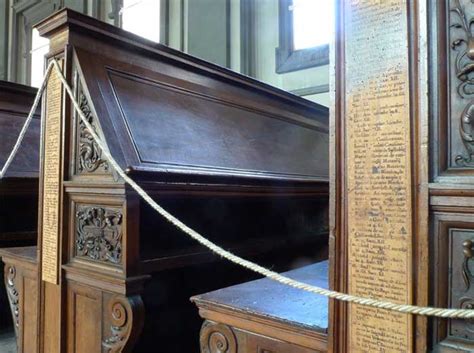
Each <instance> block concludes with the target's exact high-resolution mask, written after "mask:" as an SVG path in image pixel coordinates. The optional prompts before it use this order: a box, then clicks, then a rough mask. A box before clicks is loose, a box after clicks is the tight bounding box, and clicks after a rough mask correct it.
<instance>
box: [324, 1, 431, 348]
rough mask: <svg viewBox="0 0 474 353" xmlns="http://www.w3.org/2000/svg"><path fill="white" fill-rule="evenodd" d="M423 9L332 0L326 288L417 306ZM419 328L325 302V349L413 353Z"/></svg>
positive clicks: (421, 236)
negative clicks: (327, 339)
mask: <svg viewBox="0 0 474 353" xmlns="http://www.w3.org/2000/svg"><path fill="white" fill-rule="evenodd" d="M422 11H423V6H422V5H420V4H418V2H417V1H403V0H394V1H378V0H352V1H344V2H341V4H340V7H338V10H337V23H338V25H337V38H336V41H335V46H334V49H335V51H334V52H335V55H334V57H333V63H334V66H335V71H334V75H333V79H332V81H333V90H334V92H335V94H334V95H333V97H334V102H335V108H334V111H333V114H332V134H331V136H332V138H333V140H332V143H333V146H335V149H331V150H332V151H333V152H334V154H333V156H332V158H331V161H332V162H331V163H332V181H333V183H332V190H331V191H332V195H331V197H332V201H331V204H332V231H333V234H332V235H333V236H332V237H331V242H332V243H331V249H332V252H331V260H332V270H331V276H332V281H331V282H332V286H333V288H335V289H337V290H340V291H343V292H348V293H350V294H355V295H360V296H363V297H370V298H378V299H385V300H389V301H392V302H396V303H416V304H421V305H423V304H427V303H426V291H427V271H426V267H427V257H426V255H423V254H422V253H421V252H420V249H426V241H427V217H426V213H427V209H428V207H427V201H428V200H427V193H426V186H427V177H428V176H427V168H426V165H427V151H426V148H424V146H426V137H427V130H426V123H425V122H426V118H427V115H426V110H425V109H423V107H424V104H426V98H425V97H422V96H421V97H420V95H419V90H422V89H424V87H425V83H426V81H422V80H420V79H421V78H422V77H425V76H423V75H424V73H425V72H426V64H424V63H425V62H426V59H427V58H426V56H420V57H419V56H418V55H420V53H421V52H420V51H419V50H418V49H419V48H420V46H419V43H420V40H423V36H422V35H420V33H421V32H423V30H422V28H424V26H425V24H424V22H423V19H422V18H421V17H419V16H418V15H419V13H421V12H422ZM424 38H425V39H426V37H424ZM424 45H426V43H425V44H424ZM423 50H426V48H424V49H423ZM423 50H422V51H423ZM416 59H419V61H418V60H416ZM422 142H424V145H423V144H422ZM423 270H425V272H423ZM417 290H418V292H416V291H417ZM425 326H426V323H425V321H424V320H423V319H416V318H414V317H412V316H411V315H406V314H399V313H393V312H389V311H386V310H379V309H371V308H367V307H364V306H360V305H344V304H340V303H333V305H332V307H331V328H330V330H331V333H332V335H330V337H333V341H332V342H331V343H330V348H331V350H332V351H334V352H421V351H424V350H425V344H424V342H425V339H426V333H425ZM415 330H418V332H419V333H421V335H420V336H421V339H418V340H417V338H416V335H415Z"/></svg>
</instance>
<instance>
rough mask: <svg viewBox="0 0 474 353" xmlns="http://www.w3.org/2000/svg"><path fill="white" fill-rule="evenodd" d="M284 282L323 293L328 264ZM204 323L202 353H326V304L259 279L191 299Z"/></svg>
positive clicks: (298, 271) (299, 271) (292, 273)
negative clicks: (299, 284) (313, 287)
mask: <svg viewBox="0 0 474 353" xmlns="http://www.w3.org/2000/svg"><path fill="white" fill-rule="evenodd" d="M285 275H286V276H288V277H290V278H294V279H296V280H299V281H301V282H304V283H309V284H312V285H316V286H319V287H323V288H327V287H328V261H323V262H319V263H316V264H313V265H309V266H305V267H302V268H299V269H296V270H292V271H288V272H286V273H285ZM191 301H193V302H194V303H195V304H196V305H197V306H198V308H199V314H200V315H201V317H202V318H203V319H205V322H204V324H203V326H202V329H201V337H200V344H201V352H202V353H209V352H220V353H289V352H291V353H310V352H311V353H315V352H326V351H327V328H328V299H327V298H325V297H323V296H318V295H314V294H311V293H308V292H304V291H302V290H299V289H295V288H292V287H288V286H286V285H283V284H280V283H277V282H275V281H272V280H270V279H267V278H264V279H259V280H256V281H252V282H247V283H243V284H239V285H235V286H232V287H228V288H224V289H219V290H217V291H214V292H210V293H207V294H202V295H198V296H195V297H192V298H191Z"/></svg>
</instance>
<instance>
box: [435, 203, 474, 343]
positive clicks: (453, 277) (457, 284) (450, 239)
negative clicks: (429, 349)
mask: <svg viewBox="0 0 474 353" xmlns="http://www.w3.org/2000/svg"><path fill="white" fill-rule="evenodd" d="M432 233H433V241H432V249H431V252H432V259H431V274H432V288H433V291H432V295H433V297H432V301H433V305H435V306H437V307H449V308H465V309H467V308H472V307H473V305H474V283H471V282H472V281H473V280H474V277H473V276H472V273H471V269H472V268H473V264H472V260H473V259H472V255H473V254H472V252H473V246H472V244H473V242H474V222H472V216H470V215H468V214H461V213H439V212H435V213H434V214H433V220H432ZM473 338H474V326H473V324H472V322H470V321H465V320H443V319H435V320H433V347H434V348H436V349H438V350H437V351H440V352H451V350H452V349H454V348H457V349H459V350H458V351H459V352H470V351H472V349H474V344H473V343H472V342H473Z"/></svg>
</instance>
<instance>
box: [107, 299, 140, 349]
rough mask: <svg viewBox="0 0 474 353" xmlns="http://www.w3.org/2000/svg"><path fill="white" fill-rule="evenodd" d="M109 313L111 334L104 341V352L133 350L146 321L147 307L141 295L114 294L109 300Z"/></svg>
mask: <svg viewBox="0 0 474 353" xmlns="http://www.w3.org/2000/svg"><path fill="white" fill-rule="evenodd" d="M107 313H108V315H109V320H108V321H109V335H108V336H105V337H106V338H105V339H104V340H103V341H102V352H103V353H118V352H124V353H126V352H132V351H133V347H134V345H135V343H136V341H137V338H138V336H139V335H140V333H141V331H142V328H143V323H144V313H145V309H144V306H143V301H142V299H141V297H140V296H139V295H135V296H132V297H128V298H126V297H120V296H114V297H112V298H111V299H110V300H109V303H108V308H107ZM106 322H107V321H106ZM105 332H107V331H105Z"/></svg>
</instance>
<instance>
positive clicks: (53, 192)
mask: <svg viewBox="0 0 474 353" xmlns="http://www.w3.org/2000/svg"><path fill="white" fill-rule="evenodd" d="M44 131H45V132H44V156H43V158H44V165H43V223H42V231H43V232H42V278H43V281H47V282H51V283H54V284H57V283H58V258H59V254H58V251H59V248H58V244H59V201H60V186H61V183H60V177H61V169H60V167H61V81H60V79H59V77H58V74H57V72H56V71H55V70H53V71H52V73H51V76H50V78H49V82H48V88H47V93H46V121H45V130H44Z"/></svg>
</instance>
